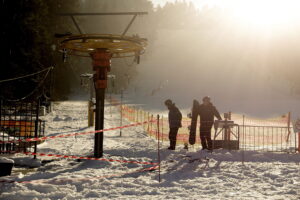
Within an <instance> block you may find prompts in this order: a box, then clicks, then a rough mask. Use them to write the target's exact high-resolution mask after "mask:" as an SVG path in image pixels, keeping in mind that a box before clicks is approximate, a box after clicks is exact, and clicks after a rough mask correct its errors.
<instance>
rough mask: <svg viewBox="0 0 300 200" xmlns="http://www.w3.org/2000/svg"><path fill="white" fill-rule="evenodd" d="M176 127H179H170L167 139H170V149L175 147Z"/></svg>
mask: <svg viewBox="0 0 300 200" xmlns="http://www.w3.org/2000/svg"><path fill="white" fill-rule="evenodd" d="M178 129H179V127H176V128H170V132H169V140H170V148H171V149H175V147H176V137H177V133H178Z"/></svg>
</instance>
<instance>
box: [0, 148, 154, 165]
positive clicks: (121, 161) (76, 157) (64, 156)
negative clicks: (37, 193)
mask: <svg viewBox="0 0 300 200" xmlns="http://www.w3.org/2000/svg"><path fill="white" fill-rule="evenodd" d="M0 152H4V151H0ZM5 152H6V153H19V154H25V155H33V156H34V155H36V156H47V157H57V158H69V159H82V160H98V161H107V162H119V163H131V164H142V165H157V164H158V163H153V162H140V161H132V160H115V159H107V158H94V157H83V156H67V155H58V154H45V153H33V152H16V151H5Z"/></svg>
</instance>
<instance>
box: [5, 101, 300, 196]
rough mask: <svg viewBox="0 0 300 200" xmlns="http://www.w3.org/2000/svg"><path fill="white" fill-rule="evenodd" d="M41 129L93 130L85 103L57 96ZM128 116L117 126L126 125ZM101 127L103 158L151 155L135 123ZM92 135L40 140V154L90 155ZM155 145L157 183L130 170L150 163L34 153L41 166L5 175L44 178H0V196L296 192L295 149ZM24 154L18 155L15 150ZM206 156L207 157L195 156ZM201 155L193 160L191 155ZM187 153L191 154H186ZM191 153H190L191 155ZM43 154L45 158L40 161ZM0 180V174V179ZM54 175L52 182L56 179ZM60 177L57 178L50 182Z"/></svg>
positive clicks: (113, 118) (111, 116)
mask: <svg viewBox="0 0 300 200" xmlns="http://www.w3.org/2000/svg"><path fill="white" fill-rule="evenodd" d="M111 110H112V113H110V109H109V107H107V108H106V118H105V127H104V128H111V127H117V126H119V125H120V121H119V112H118V110H117V109H116V108H112V109H111ZM44 118H45V119H46V120H47V123H46V125H47V127H46V134H47V135H48V136H50V135H59V134H62V133H63V134H67V133H73V132H83V131H92V130H93V128H88V127H87V103H86V102H82V101H77V102H75V101H73V102H71V101H68V102H56V103H55V107H54V111H53V112H52V113H50V114H48V115H47V116H45V117H44ZM129 123H130V122H129V121H127V120H124V121H123V125H125V124H129ZM119 134H120V131H119V130H115V131H109V132H105V133H104V135H105V137H104V158H111V159H120V160H136V161H146V162H148V161H153V162H156V161H157V142H156V141H155V140H154V139H152V138H149V137H147V136H146V134H145V132H144V130H143V129H142V127H131V128H126V129H123V130H122V137H120V136H119ZM93 147H94V134H90V135H82V136H77V137H74V136H73V137H67V138H57V139H55V140H48V141H46V142H44V143H43V144H40V145H39V148H38V152H39V153H53V154H62V155H76V156H92V155H93ZM167 147H168V144H167V143H164V144H163V145H162V151H161V160H162V162H161V180H162V181H161V183H159V182H158V171H157V170H156V171H147V172H139V173H131V174H127V175H123V176H117V177H107V178H101V177H102V176H107V175H113V174H119V173H126V172H133V171H136V170H139V169H142V168H145V167H150V165H140V164H128V163H118V162H105V161H90V160H81V161H77V160H71V159H59V158H53V157H39V158H40V159H42V160H43V163H44V164H43V165H42V166H41V167H40V168H38V169H37V170H32V171H31V172H28V173H27V174H25V175H24V174H21V173H20V172H19V173H13V175H12V176H10V177H5V178H7V179H13V180H18V181H29V180H41V179H42V180H43V181H45V182H32V183H14V184H3V183H0V186H1V187H0V199H3V200H4V199H5V200H14V199H16V200H19V199H34V200H37V199H45V200H48V199H299V197H300V165H299V162H300V155H299V154H279V153H277V154H276V153H259V152H254V151H253V152H245V154H244V155H245V163H244V164H243V163H242V162H241V161H242V155H243V154H242V152H241V151H231V152H229V151H225V150H216V151H214V153H212V154H211V153H203V152H200V151H194V152H193V151H190V152H187V151H186V150H184V149H183V146H182V145H178V146H177V150H176V151H168V150H166V148H167ZM16 156H17V157H19V158H23V157H24V158H25V156H24V155H16ZM205 156H207V157H208V158H209V160H205V159H201V158H204V157H205ZM197 158H200V159H197ZM193 159H194V160H193ZM191 160H193V161H192V162H191ZM46 161H47V162H46ZM1 179H3V177H2V178H1ZM55 180H56V181H55ZM57 180H61V181H57Z"/></svg>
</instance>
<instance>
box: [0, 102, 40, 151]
mask: <svg viewBox="0 0 300 200" xmlns="http://www.w3.org/2000/svg"><path fill="white" fill-rule="evenodd" d="M39 110H40V104H39V100H36V101H32V102H24V101H18V102H11V101H5V100H0V153H2V154H3V153H5V154H7V153H13V152H36V150H37V144H38V143H39V142H24V139H27V138H35V137H42V136H44V130H45V121H42V120H40V119H39ZM19 140H23V141H19ZM9 141H14V142H9Z"/></svg>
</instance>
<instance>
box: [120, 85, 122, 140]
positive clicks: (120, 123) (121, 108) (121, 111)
mask: <svg viewBox="0 0 300 200" xmlns="http://www.w3.org/2000/svg"><path fill="white" fill-rule="evenodd" d="M120 113H121V116H120V127H122V121H123V90H121V110H120ZM121 136H122V129H121V128H120V137H121Z"/></svg>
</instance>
